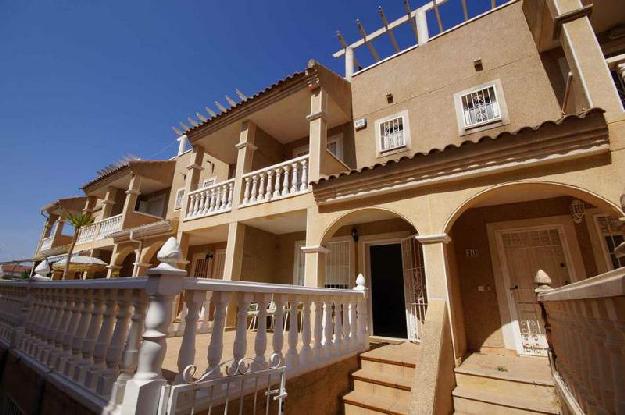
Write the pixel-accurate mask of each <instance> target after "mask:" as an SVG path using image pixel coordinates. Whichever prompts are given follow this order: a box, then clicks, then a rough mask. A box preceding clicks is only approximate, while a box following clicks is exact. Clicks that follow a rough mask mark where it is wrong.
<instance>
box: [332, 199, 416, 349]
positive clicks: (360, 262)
mask: <svg viewBox="0 0 625 415" xmlns="http://www.w3.org/2000/svg"><path fill="white" fill-rule="evenodd" d="M416 235H417V231H416V229H415V228H414V226H413V225H412V224H411V223H410V222H408V221H407V220H406V219H404V218H402V217H401V216H399V215H398V214H396V213H394V212H391V211H389V210H385V209H373V208H372V209H362V210H358V211H353V212H350V213H348V214H346V215H344V216H342V217H341V218H339V219H338V220H337V221H335V222H334V223H333V224H332V225H331V226H330V227H329V228H328V229H327V230H326V232H325V233H324V237H323V240H322V247H323V248H324V249H325V279H324V281H322V282H321V285H322V286H324V287H327V288H351V287H352V286H353V282H354V279H355V276H356V275H357V274H363V275H364V276H365V281H366V282H365V285H366V286H367V288H368V290H369V296H368V299H369V316H370V322H369V326H370V327H369V328H370V332H371V333H372V334H373V335H374V336H380V337H391V338H401V339H409V340H412V341H418V340H419V339H420V337H421V332H422V324H423V321H424V319H425V310H426V307H427V295H426V280H425V271H424V268H423V253H422V249H421V245H420V243H419V242H418V241H417V239H416Z"/></svg>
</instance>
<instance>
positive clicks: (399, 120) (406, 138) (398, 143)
mask: <svg viewBox="0 0 625 415" xmlns="http://www.w3.org/2000/svg"><path fill="white" fill-rule="evenodd" d="M375 124H376V136H377V140H378V143H377V149H378V155H380V154H383V153H385V152H388V151H392V150H398V149H403V148H407V147H408V145H409V143H410V128H409V126H408V112H407V111H402V112H401V113H399V114H394V115H392V116H390V117H387V118H383V119H381V120H377V121H376V122H375Z"/></svg>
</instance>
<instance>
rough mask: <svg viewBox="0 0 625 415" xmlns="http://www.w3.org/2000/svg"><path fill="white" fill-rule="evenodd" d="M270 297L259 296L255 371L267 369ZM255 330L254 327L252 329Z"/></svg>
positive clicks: (253, 367)
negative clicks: (268, 307) (266, 354)
mask: <svg viewBox="0 0 625 415" xmlns="http://www.w3.org/2000/svg"><path fill="white" fill-rule="evenodd" d="M269 299H270V296H269V295H268V294H264V293H261V294H257V296H256V301H257V302H258V315H257V316H256V325H257V328H256V338H255V339H254V353H255V356H254V361H253V362H252V369H253V370H262V369H265V368H266V367H267V359H266V358H265V352H266V351H267V305H268V304H269ZM252 328H253V327H252Z"/></svg>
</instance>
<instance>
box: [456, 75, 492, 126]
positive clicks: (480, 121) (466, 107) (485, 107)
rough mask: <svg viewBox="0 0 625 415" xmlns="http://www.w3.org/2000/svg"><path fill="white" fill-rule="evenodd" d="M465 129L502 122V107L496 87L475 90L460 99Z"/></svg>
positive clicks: (490, 86)
mask: <svg viewBox="0 0 625 415" xmlns="http://www.w3.org/2000/svg"><path fill="white" fill-rule="evenodd" d="M460 100H461V102H462V115H463V120H464V127H465V128H473V127H479V126H481V125H484V124H489V123H491V122H495V121H501V107H500V105H499V101H498V99H497V92H496V89H495V85H489V86H486V87H484V88H479V89H476V90H473V91H471V92H469V93H467V94H464V95H462V96H461V97H460Z"/></svg>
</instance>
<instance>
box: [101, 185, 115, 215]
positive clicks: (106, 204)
mask: <svg viewBox="0 0 625 415" xmlns="http://www.w3.org/2000/svg"><path fill="white" fill-rule="evenodd" d="M118 191H119V189H117V188H115V187H111V186H109V187H107V189H106V195H105V196H104V199H103V200H102V219H106V218H108V217H110V216H111V212H113V205H115V197H116V196H117V192H118Z"/></svg>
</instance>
